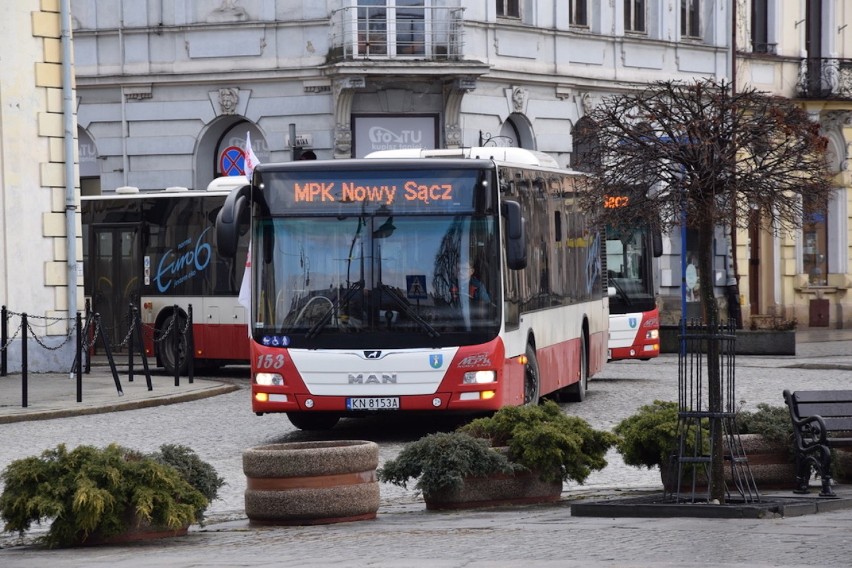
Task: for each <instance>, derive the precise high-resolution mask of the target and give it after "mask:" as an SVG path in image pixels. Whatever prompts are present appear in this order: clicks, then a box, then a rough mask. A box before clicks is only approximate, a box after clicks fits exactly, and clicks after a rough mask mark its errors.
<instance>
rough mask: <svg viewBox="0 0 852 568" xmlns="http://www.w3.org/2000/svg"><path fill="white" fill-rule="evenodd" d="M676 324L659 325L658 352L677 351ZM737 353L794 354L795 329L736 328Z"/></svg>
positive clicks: (678, 330)
mask: <svg viewBox="0 0 852 568" xmlns="http://www.w3.org/2000/svg"><path fill="white" fill-rule="evenodd" d="M679 334H680V327H679V326H677V325H664V326H660V352H661V353H678V352H679V351H680V341H679V338H678V335H679ZM735 346H736V354H737V355H795V354H796V330H794V329H789V330H774V329H738V330H737V339H736V343H735Z"/></svg>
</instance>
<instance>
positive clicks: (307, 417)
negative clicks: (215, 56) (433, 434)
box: [217, 148, 609, 429]
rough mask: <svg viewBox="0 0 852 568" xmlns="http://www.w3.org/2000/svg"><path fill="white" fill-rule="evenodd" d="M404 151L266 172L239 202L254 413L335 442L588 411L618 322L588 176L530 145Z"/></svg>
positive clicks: (231, 245)
mask: <svg viewBox="0 0 852 568" xmlns="http://www.w3.org/2000/svg"><path fill="white" fill-rule="evenodd" d="M397 155H398V154H390V155H387V154H385V155H379V156H376V157H370V158H366V159H357V160H332V161H301V162H289V163H282V164H261V165H259V166H258V167H257V169H255V170H254V176H253V179H252V183H251V184H250V185H246V186H245V187H243V188H240V189H236V190H234V191H233V192H232V194H231V195H230V196H229V197H228V199H227V200H226V202H225V205H224V206H223V208H222V211H221V213H220V215H219V219H218V220H217V239H218V243H219V250H220V254H230V253H231V252H236V249H237V243H238V237H239V235H240V234H241V233H242V232H243V231H245V225H244V224H243V223H242V222H241V220H243V219H244V218H245V211H246V210H247V209H250V211H251V215H250V219H251V224H252V228H251V234H252V242H253V245H252V247H251V248H252V258H251V261H252V307H251V313H250V325H251V329H252V339H253V341H252V342H251V368H252V380H251V381H252V385H251V387H252V402H251V405H252V410H253V411H254V412H255V413H257V414H258V415H262V414H266V413H277V412H283V413H287V415H288V417H289V419H290V421H291V422H292V423H293V424H294V425H295V426H297V427H298V428H302V429H325V428H331V427H333V426H334V425H335V424H336V423H337V421H338V419H339V418H341V417H344V416H359V415H364V414H366V413H372V412H386V413H400V412H416V411H418V412H464V413H476V412H489V411H494V410H496V409H498V408H500V407H502V406H505V405H521V404H536V403H538V401H539V398H540V397H542V396H545V395H552V396H554V397H559V398H563V397H564V398H566V399H569V400H577V401H579V400H583V398H584V397H585V394H586V388H587V386H588V379H589V377H591V376H592V375H593V374H594V373H596V372H597V371H598V370H599V369H600V368H601V367H602V366H603V365H604V363H605V362H606V355H607V339H608V337H607V336H608V320H609V317H608V316H609V314H608V298H607V295H606V291H607V285H606V279H605V275H604V273H603V270H602V262H601V254H602V252H603V251H602V248H603V235H602V233H601V232H600V231H599V230H596V229H593V228H592V227H590V226H589V225H588V224H587V222H586V218H585V216H584V215H583V214H582V213H581V211H580V210H579V209H578V204H577V201H576V199H575V197H576V192H577V191H578V190H579V187H580V186H581V184H580V183H577V182H578V180H580V179H581V178H580V174H578V173H575V172H571V171H565V170H561V169H559V168H557V167H556V164H555V162H553V161H552V160H551V159H549V158H547V157H546V156H545V155H544V154H540V153H533V152H529V151H525V150H519V149H507V148H481V149H466V150H464V151H461V150H460V151H456V152H455V153H454V152H453V151H447V150H438V151H433V152H427V151H424V152H423V153H422V155H423V157H417V158H405V157H396V156H397ZM418 155H420V152H419V151H418ZM431 156H434V157H431Z"/></svg>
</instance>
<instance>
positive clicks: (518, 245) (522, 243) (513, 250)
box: [506, 219, 527, 270]
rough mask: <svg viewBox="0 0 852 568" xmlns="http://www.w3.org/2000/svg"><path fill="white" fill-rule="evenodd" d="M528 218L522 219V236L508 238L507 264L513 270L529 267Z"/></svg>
mask: <svg viewBox="0 0 852 568" xmlns="http://www.w3.org/2000/svg"><path fill="white" fill-rule="evenodd" d="M526 224H527V220H526V219H521V231H520V236H519V237H518V238H516V239H513V238H511V237H508V236H507V238H506V266H508V267H509V269H511V270H523V269H524V268H526V267H527V239H526Z"/></svg>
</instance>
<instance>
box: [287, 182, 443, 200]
mask: <svg viewBox="0 0 852 568" xmlns="http://www.w3.org/2000/svg"><path fill="white" fill-rule="evenodd" d="M338 185H339V186H340V187H339V188H338V187H337V186H338ZM401 189H402V191H399V190H400V187H398V186H396V185H359V184H357V183H354V182H349V183H347V182H345V181H341V182H340V183H339V184H338V183H336V182H333V181H332V182H307V183H303V184H300V183H294V184H293V191H294V193H295V200H296V203H299V202H310V203H314V202H317V201H323V202H326V201H327V202H332V201H337V200H340V201H347V202H351V201H370V202H376V203H383V204H385V205H388V206H390V205H393V204H394V203H395V202H396V200H397V199H404V200H406V201H422V202H423V203H424V204H427V205H428V204H429V203H432V202H433V201H453V200H454V195H455V186H453V184H452V183H440V184H438V183H433V184H425V183H418V182H417V181H414V180H408V181H405V182H403V183H402V188H401Z"/></svg>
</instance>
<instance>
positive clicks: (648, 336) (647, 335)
mask: <svg viewBox="0 0 852 568" xmlns="http://www.w3.org/2000/svg"><path fill="white" fill-rule="evenodd" d="M658 337H660V332H659V330H656V329H652V330H651V331H649V332H647V333H645V339H657V338H658Z"/></svg>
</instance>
